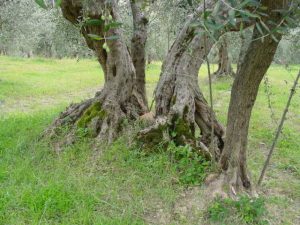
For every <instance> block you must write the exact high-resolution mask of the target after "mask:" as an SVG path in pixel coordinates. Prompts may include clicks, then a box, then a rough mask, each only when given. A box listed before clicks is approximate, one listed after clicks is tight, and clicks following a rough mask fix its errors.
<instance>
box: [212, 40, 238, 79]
mask: <svg viewBox="0 0 300 225" xmlns="http://www.w3.org/2000/svg"><path fill="white" fill-rule="evenodd" d="M218 55H219V59H218V70H217V71H216V72H215V73H214V74H213V76H216V77H221V76H227V75H229V76H232V77H234V76H235V73H234V71H233V69H232V65H231V61H230V59H229V54H228V44H227V40H226V37H225V36H223V38H222V39H221V43H220V47H219V52H218Z"/></svg>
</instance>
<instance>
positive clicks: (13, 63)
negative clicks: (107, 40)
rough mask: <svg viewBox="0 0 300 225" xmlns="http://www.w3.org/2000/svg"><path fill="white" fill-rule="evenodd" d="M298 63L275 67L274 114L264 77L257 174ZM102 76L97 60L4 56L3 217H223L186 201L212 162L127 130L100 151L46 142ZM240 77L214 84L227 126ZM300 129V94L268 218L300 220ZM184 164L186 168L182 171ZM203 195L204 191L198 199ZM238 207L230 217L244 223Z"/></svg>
mask: <svg viewBox="0 0 300 225" xmlns="http://www.w3.org/2000/svg"><path fill="white" fill-rule="evenodd" d="M160 66H161V63H158V62H155V63H153V64H151V65H149V66H148V67H147V92H148V96H149V97H151V96H152V93H153V90H154V88H155V84H156V83H157V80H158V78H159V73H160ZM213 67H215V66H214V65H213ZM299 68H300V66H298V65H294V66H291V67H290V70H286V69H285V68H283V67H281V66H278V65H273V66H272V67H271V68H270V69H269V71H268V73H267V77H268V79H269V84H270V87H269V90H268V92H269V95H270V100H271V103H272V104H271V105H272V110H273V111H274V115H273V116H272V117H271V113H270V109H269V107H268V98H267V95H266V93H265V85H264V84H262V85H261V88H260V91H259V95H258V99H257V102H256V104H255V108H254V111H253V116H252V120H251V125H250V134H249V154H248V155H249V162H248V164H249V168H250V169H251V171H252V179H253V180H254V181H256V180H257V178H258V175H259V172H260V169H261V167H262V164H263V161H264V159H265V155H266V153H267V150H268V148H269V146H270V144H271V142H272V139H273V134H274V131H275V129H276V122H275V121H278V120H279V118H280V116H281V114H282V110H283V108H284V106H285V104H286V101H287V97H288V95H289V89H290V87H291V86H292V81H293V77H295V75H296V73H297V70H299ZM213 69H216V68H213ZM206 74H207V70H206V68H205V67H203V68H202V69H201V71H200V73H199V85H200V88H201V89H202V90H203V92H204V94H205V96H206V97H207V96H208V79H207V75H206ZM102 84H103V73H102V72H101V71H100V70H99V66H98V64H97V62H96V61H95V60H80V61H79V62H76V61H75V60H72V59H63V60H52V59H38V58H34V59H21V58H13V57H2V56H0V224H3V225H4V224H5V225H7V224H105V225H106V224H120V225H123V224H148V223H151V222H152V223H153V224H199V223H200V224H219V223H218V222H215V221H213V220H210V219H208V218H207V217H206V216H205V213H206V211H207V208H208V207H209V205H207V204H206V203H205V202H203V201H202V204H203V205H204V207H203V208H202V209H200V210H195V209H194V208H193V206H191V205H192V204H190V203H191V202H185V201H186V199H189V196H190V194H188V193H190V192H191V191H190V189H186V184H185V183H184V182H181V180H184V181H186V180H188V181H189V180H190V179H192V182H191V183H197V182H194V181H195V180H194V179H202V177H201V176H200V177H199V178H197V176H196V178H194V175H193V174H194V172H195V171H196V172H197V171H200V170H201V171H203V169H202V168H200V169H199V170H195V169H194V168H193V167H190V164H189V163H186V160H179V162H181V164H178V163H176V162H174V161H172V160H170V154H171V153H170V151H163V150H161V151H157V152H155V153H153V154H143V152H141V151H140V150H139V149H138V148H132V147H128V145H127V137H122V138H120V139H119V140H117V141H116V142H115V143H113V144H112V145H111V146H101V145H100V146H97V151H95V150H92V149H93V148H92V147H94V146H91V144H90V143H89V141H88V140H87V139H82V140H81V141H80V142H78V143H77V144H75V145H73V146H67V147H65V149H64V150H63V151H62V152H61V153H59V154H58V153H56V152H55V151H54V147H53V146H52V145H51V144H50V143H49V142H48V141H47V140H42V141H39V140H38V137H39V135H40V133H41V132H42V131H43V129H45V127H47V125H48V124H49V123H51V121H52V120H53V119H54V118H55V116H56V115H57V114H58V113H59V112H60V111H61V110H63V109H64V107H66V106H67V105H68V104H69V103H70V102H76V101H80V100H81V99H85V98H87V97H90V96H93V94H94V92H95V91H96V90H99V89H100V87H101V85H102ZM231 85H232V80H231V79H228V78H222V79H221V80H219V81H215V82H214V83H213V89H214V106H215V109H216V112H217V116H218V118H219V119H220V121H222V123H223V124H225V123H226V112H227V108H228V103H229V97H230V88H231ZM299 132H300V95H299V92H297V93H296V95H295V97H294V99H293V102H292V105H291V108H290V112H289V114H288V119H287V121H286V124H285V127H284V131H283V134H282V136H281V138H280V140H279V143H278V145H277V148H276V151H275V154H274V157H273V158H272V162H271V165H270V167H269V170H268V171H267V177H266V180H265V181H264V183H263V187H262V191H261V193H262V194H263V196H264V199H265V205H266V206H265V207H266V208H267V210H268V213H266V215H264V216H263V220H266V221H269V224H297V221H298V222H299V211H300V207H299V201H300V181H299V180H300V153H299V149H300V144H299V142H298V139H299V137H298V136H299ZM178 151H181V149H175V150H174V149H173V150H171V152H175V153H176V152H178ZM177 162H178V161H177ZM193 164H194V163H192V165H193ZM179 167H180V168H183V169H185V171H183V172H182V171H181V172H180V171H178V168H179ZM186 168H187V169H186ZM189 171H192V172H191V173H185V172H189ZM197 173H198V172H197ZM182 174H183V176H182ZM190 174H192V177H191V175H190ZM196 175H198V174H196ZM192 190H193V189H192ZM182 196H184V197H182ZM201 199H203V196H202V192H201V190H200V191H199V193H198V192H197V194H195V196H194V197H193V198H192V200H191V201H199V200H201ZM216 204H217V203H216ZM245 204H248V203H247V202H246V203H245ZM178 205H179V206H180V207H179V206H178ZM181 205H184V206H181ZM250 206H251V205H250ZM184 207H187V209H188V210H184ZM191 207H192V208H193V209H192V208H191ZM182 208H183V209H182ZM233 214H234V213H233ZM233 214H229V215H228V216H227V217H228V218H226V223H225V224H228V225H229V224H240V222H241V221H239V220H237V219H236V218H237V216H236V215H233ZM223 224H224V223H223ZM248 224H249V223H248ZM250 224H251V223H250Z"/></svg>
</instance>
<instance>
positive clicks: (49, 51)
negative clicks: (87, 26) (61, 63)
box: [0, 0, 90, 57]
mask: <svg viewBox="0 0 300 225" xmlns="http://www.w3.org/2000/svg"><path fill="white" fill-rule="evenodd" d="M0 1H2V5H1V7H0V24H1V26H0V52H1V53H2V54H8V55H16V56H26V57H30V56H45V57H70V56H78V55H87V54H89V53H90V51H89V50H88V48H87V47H86V46H85V44H84V41H83V40H82V37H81V35H80V32H79V29H76V28H75V27H74V26H72V25H71V24H69V23H68V22H66V21H65V20H64V19H63V18H62V16H61V12H60V11H59V10H58V9H57V8H53V9H48V10H45V9H42V8H41V7H39V6H38V5H37V4H36V3H35V2H34V1H33V0H6V1H5V0H0Z"/></svg>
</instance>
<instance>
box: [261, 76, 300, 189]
mask: <svg viewBox="0 0 300 225" xmlns="http://www.w3.org/2000/svg"><path fill="white" fill-rule="evenodd" d="M299 78H300V71H299V73H298V76H297V78H296V80H295V82H294V85H293V88H292V89H291V93H290V97H289V99H288V102H287V104H286V107H285V109H284V112H283V115H282V117H281V121H280V124H279V127H278V129H277V132H276V136H275V139H274V141H273V144H272V147H271V149H270V152H269V154H268V157H267V160H266V162H265V164H264V167H263V169H262V171H261V174H260V177H259V180H258V185H260V184H261V182H262V180H263V178H264V175H265V173H266V170H267V167H268V165H269V163H270V159H271V156H272V154H273V152H274V149H275V146H276V143H277V141H278V138H279V135H280V133H281V130H282V127H283V124H284V121H285V118H286V114H287V113H288V110H289V107H290V104H291V100H292V98H293V96H294V94H295V92H296V87H297V84H298V81H299Z"/></svg>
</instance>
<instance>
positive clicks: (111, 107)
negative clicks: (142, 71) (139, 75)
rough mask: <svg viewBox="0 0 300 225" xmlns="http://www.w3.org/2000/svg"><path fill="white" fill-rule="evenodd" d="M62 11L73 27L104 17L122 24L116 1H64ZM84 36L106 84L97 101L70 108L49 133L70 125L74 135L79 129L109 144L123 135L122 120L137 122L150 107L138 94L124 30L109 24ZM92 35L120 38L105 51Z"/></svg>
mask: <svg viewBox="0 0 300 225" xmlns="http://www.w3.org/2000/svg"><path fill="white" fill-rule="evenodd" d="M61 8H62V12H63V15H64V17H65V18H67V19H68V20H69V21H71V22H72V23H73V24H77V23H79V22H80V21H81V20H82V19H83V17H89V18H95V19H99V18H101V17H102V18H103V16H104V17H105V18H110V19H109V21H119V15H118V6H117V3H116V2H115V1H110V2H107V1H105V0H93V1H89V2H85V1H81V0H63V1H62V4H61ZM105 20H106V19H105ZM82 33H83V35H84V37H85V39H86V41H87V43H88V46H89V47H90V48H91V49H93V50H95V52H96V54H97V56H98V59H99V62H100V64H101V66H102V68H103V71H104V74H105V81H106V82H105V84H104V87H103V89H102V90H101V91H99V92H98V93H97V94H96V96H95V97H94V98H92V99H89V100H87V101H84V102H82V103H79V104H73V105H71V106H69V107H68V108H67V109H66V111H65V112H63V113H61V115H60V116H59V118H57V119H56V120H55V121H54V123H53V125H52V126H51V128H50V130H51V132H54V133H55V131H56V130H57V128H60V127H61V126H64V125H68V126H70V127H71V128H72V130H73V131H75V130H76V129H77V128H78V127H79V128H83V129H84V130H86V131H87V132H88V134H89V135H91V136H93V137H98V138H99V139H101V140H102V139H103V140H107V141H109V142H110V141H112V140H113V139H114V138H115V137H116V136H117V135H118V133H119V132H120V131H121V129H122V122H123V120H124V119H129V120H131V119H136V118H138V117H139V116H140V115H142V114H144V113H145V112H146V111H147V105H145V102H144V96H142V95H141V94H140V92H138V91H137V83H136V73H135V68H134V64H133V62H132V59H131V57H130V54H129V52H128V49H127V46H126V45H125V42H124V41H123V37H122V32H121V29H119V28H111V29H107V24H105V23H101V24H97V25H87V26H84V27H83V29H82ZM89 34H94V35H98V36H100V37H116V36H117V37H119V38H118V39H117V40H110V39H109V38H107V39H106V45H107V46H106V47H105V48H106V49H104V47H103V45H104V43H105V42H104V40H100V41H98V40H93V39H90V37H89V36H88V35H89ZM114 39H115V38H114Z"/></svg>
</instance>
